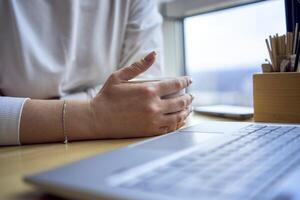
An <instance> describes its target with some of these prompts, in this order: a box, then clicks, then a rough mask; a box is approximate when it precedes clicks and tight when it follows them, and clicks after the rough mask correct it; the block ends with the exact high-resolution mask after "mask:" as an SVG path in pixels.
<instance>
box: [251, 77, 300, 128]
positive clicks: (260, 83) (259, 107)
mask: <svg viewBox="0 0 300 200" xmlns="http://www.w3.org/2000/svg"><path fill="white" fill-rule="evenodd" d="M253 103H254V121H256V122H278V123H280V122H282V123H300V73H297V72H285V73H264V74H254V75H253Z"/></svg>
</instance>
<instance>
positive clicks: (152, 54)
mask: <svg viewBox="0 0 300 200" xmlns="http://www.w3.org/2000/svg"><path fill="white" fill-rule="evenodd" d="M155 56H156V52H155V51H152V52H151V53H149V54H148V55H147V56H146V57H145V58H144V60H145V61H146V62H151V61H152V60H153V59H154V57H155Z"/></svg>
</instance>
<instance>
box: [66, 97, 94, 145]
mask: <svg viewBox="0 0 300 200" xmlns="http://www.w3.org/2000/svg"><path fill="white" fill-rule="evenodd" d="M64 131H65V135H66V136H67V137H68V139H69V140H70V141H75V140H89V139H98V138H97V135H96V132H95V128H94V117H93V112H92V108H91V104H90V101H67V102H66V113H65V130H64Z"/></svg>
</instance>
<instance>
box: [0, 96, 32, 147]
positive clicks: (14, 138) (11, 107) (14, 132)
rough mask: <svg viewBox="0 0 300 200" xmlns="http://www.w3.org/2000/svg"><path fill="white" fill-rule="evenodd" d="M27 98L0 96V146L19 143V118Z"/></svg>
mask: <svg viewBox="0 0 300 200" xmlns="http://www.w3.org/2000/svg"><path fill="white" fill-rule="evenodd" d="M27 99H28V98H15V97H2V96H1V97H0V146H4V145H20V137H19V129H20V120H21V114H22V109H23V105H24V103H25V101H26V100H27Z"/></svg>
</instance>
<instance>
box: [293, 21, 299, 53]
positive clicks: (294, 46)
mask: <svg viewBox="0 0 300 200" xmlns="http://www.w3.org/2000/svg"><path fill="white" fill-rule="evenodd" d="M293 43H294V44H293V54H295V53H296V50H297V49H296V48H297V43H298V23H296V27H295V30H294V38H293Z"/></svg>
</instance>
